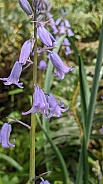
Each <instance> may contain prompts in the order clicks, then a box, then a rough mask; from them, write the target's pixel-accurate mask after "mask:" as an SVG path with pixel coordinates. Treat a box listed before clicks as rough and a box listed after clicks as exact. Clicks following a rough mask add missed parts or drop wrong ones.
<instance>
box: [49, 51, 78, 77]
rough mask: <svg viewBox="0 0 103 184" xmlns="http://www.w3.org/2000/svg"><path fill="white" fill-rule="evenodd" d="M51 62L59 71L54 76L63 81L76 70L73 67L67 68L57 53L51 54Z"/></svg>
mask: <svg viewBox="0 0 103 184" xmlns="http://www.w3.org/2000/svg"><path fill="white" fill-rule="evenodd" d="M50 60H51V62H52V64H53V66H54V67H55V68H56V70H57V72H56V73H54V75H55V76H57V77H58V78H59V79H63V78H64V77H65V74H66V73H68V72H70V71H72V70H73V69H74V68H73V67H72V66H70V67H67V66H66V65H65V64H64V63H63V61H62V60H61V58H60V57H59V55H58V54H57V53H56V52H51V53H50Z"/></svg>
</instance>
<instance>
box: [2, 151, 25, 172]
mask: <svg viewBox="0 0 103 184" xmlns="http://www.w3.org/2000/svg"><path fill="white" fill-rule="evenodd" d="M1 159H2V160H5V161H6V162H8V163H9V164H10V165H12V166H13V167H15V168H16V169H18V170H19V171H22V170H23V167H21V165H20V164H19V163H18V162H16V161H15V160H14V159H13V158H11V157H9V156H7V155H5V154H3V153H0V160H1Z"/></svg>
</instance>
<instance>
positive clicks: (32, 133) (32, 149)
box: [30, 10, 37, 184]
mask: <svg viewBox="0 0 103 184" xmlns="http://www.w3.org/2000/svg"><path fill="white" fill-rule="evenodd" d="M34 21H36V10H35V11H34ZM34 38H35V44H34V63H33V86H34V84H36V83H37V30H36V26H35V22H34ZM33 91H34V90H33ZM35 127H36V117H35V114H31V129H30V184H32V182H31V179H32V178H34V177H35Z"/></svg>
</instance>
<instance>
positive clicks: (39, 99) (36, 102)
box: [22, 86, 49, 117]
mask: <svg viewBox="0 0 103 184" xmlns="http://www.w3.org/2000/svg"><path fill="white" fill-rule="evenodd" d="M34 88H35V92H34V94H33V106H32V108H31V109H30V110H29V111H27V112H22V115H27V114H30V113H38V112H40V113H41V114H43V115H44V116H45V117H47V114H48V108H49V104H48V103H47V100H46V97H45V94H44V92H43V90H42V89H40V88H39V87H38V86H34Z"/></svg>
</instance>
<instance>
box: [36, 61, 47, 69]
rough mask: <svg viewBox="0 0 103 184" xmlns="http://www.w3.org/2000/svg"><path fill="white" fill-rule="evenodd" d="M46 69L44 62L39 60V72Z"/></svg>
mask: <svg viewBox="0 0 103 184" xmlns="http://www.w3.org/2000/svg"><path fill="white" fill-rule="evenodd" d="M46 68H47V64H46V62H45V61H44V60H41V61H40V63H39V65H38V69H39V70H45V69H46Z"/></svg>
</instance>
